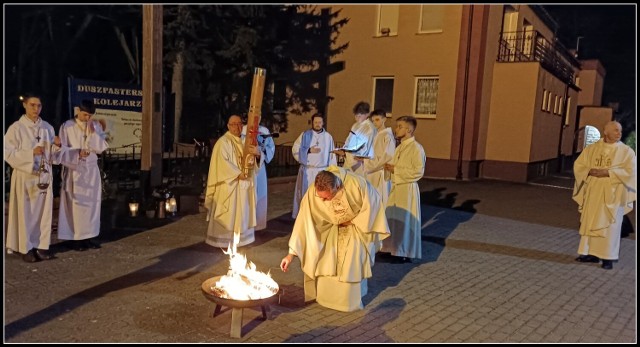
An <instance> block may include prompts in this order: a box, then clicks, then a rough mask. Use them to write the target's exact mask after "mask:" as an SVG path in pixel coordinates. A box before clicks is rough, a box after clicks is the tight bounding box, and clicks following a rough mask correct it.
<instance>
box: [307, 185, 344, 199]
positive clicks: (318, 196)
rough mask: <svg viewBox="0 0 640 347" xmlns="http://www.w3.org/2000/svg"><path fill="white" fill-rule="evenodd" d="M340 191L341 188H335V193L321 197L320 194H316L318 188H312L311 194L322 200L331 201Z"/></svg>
mask: <svg viewBox="0 0 640 347" xmlns="http://www.w3.org/2000/svg"><path fill="white" fill-rule="evenodd" d="M341 191H342V188H338V190H336V192H335V193H333V194H331V197H329V198H326V197H322V196H320V195H318V190H317V189H314V192H313V194H314V195H315V196H316V198H319V199H322V200H323V201H331V200H333V199H335V198H336V196H338V194H339V193H340V192H341Z"/></svg>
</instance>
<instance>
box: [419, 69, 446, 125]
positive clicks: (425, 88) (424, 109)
mask: <svg viewBox="0 0 640 347" xmlns="http://www.w3.org/2000/svg"><path fill="white" fill-rule="evenodd" d="M439 82H440V79H439V77H437V76H434V77H426V76H425V77H416V92H415V94H414V95H415V98H414V105H415V106H414V109H413V110H414V114H415V115H416V117H419V116H423V118H435V117H436V110H437V108H436V106H437V103H438V84H439Z"/></svg>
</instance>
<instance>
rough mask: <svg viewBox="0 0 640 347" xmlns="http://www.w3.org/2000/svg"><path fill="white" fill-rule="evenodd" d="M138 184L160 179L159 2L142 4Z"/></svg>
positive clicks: (147, 186) (146, 190)
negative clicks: (140, 119) (140, 117)
mask: <svg viewBox="0 0 640 347" xmlns="http://www.w3.org/2000/svg"><path fill="white" fill-rule="evenodd" d="M142 58H143V59H142V153H141V163H140V166H141V167H140V169H141V182H140V183H141V188H142V189H143V193H144V196H149V192H150V187H151V186H157V185H160V184H161V183H162V108H163V107H162V106H163V103H162V5H142Z"/></svg>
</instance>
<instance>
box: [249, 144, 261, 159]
mask: <svg viewBox="0 0 640 347" xmlns="http://www.w3.org/2000/svg"><path fill="white" fill-rule="evenodd" d="M249 153H251V154H253V155H255V156H256V157H259V156H260V154H261V152H260V148H259V147H258V146H254V145H249Z"/></svg>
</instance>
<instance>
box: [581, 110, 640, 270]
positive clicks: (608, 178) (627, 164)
mask: <svg viewBox="0 0 640 347" xmlns="http://www.w3.org/2000/svg"><path fill="white" fill-rule="evenodd" d="M621 137H622V126H621V125H620V123H618V122H615V121H612V122H609V123H607V124H606V125H605V127H604V136H603V138H601V139H600V140H599V141H598V142H596V143H594V144H591V145H589V146H587V147H586V148H585V149H584V150H583V151H582V153H580V156H578V159H576V161H575V163H574V165H573V173H574V175H575V178H576V181H575V187H574V189H573V200H575V201H576V202H577V203H578V210H579V211H580V214H581V215H580V244H579V245H578V254H579V256H578V258H576V260H577V261H579V262H594V263H597V262H599V261H600V260H602V267H603V268H604V269H612V268H613V261H614V260H618V257H619V253H620V229H621V227H622V219H623V217H624V215H625V214H627V213H629V212H630V211H631V210H632V209H633V202H634V201H636V154H635V152H634V151H633V149H631V147H629V146H627V145H625V144H624V143H622V142H620V139H621Z"/></svg>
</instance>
